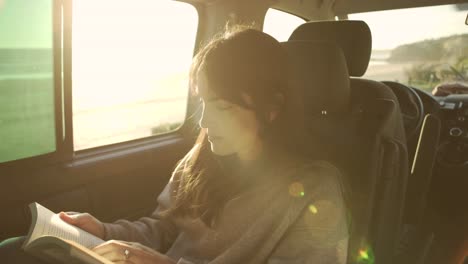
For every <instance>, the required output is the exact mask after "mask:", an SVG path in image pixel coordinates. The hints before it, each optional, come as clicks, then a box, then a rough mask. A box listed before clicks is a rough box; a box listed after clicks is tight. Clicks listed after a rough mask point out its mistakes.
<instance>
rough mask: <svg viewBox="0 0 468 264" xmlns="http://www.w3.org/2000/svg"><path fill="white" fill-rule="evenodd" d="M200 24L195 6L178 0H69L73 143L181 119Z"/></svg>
mask: <svg viewBox="0 0 468 264" xmlns="http://www.w3.org/2000/svg"><path fill="white" fill-rule="evenodd" d="M109 6H112V8H109ZM197 25H198V14H197V11H196V9H195V8H194V7H193V6H191V5H189V4H186V3H181V2H176V1H154V0H136V1H114V0H105V1H104V0H99V1H94V0H80V1H73V29H72V34H73V42H72V45H73V50H72V59H73V63H72V79H73V81H72V87H73V88H72V89H73V132H74V149H75V150H82V149H88V148H93V147H98V146H103V145H108V144H113V143H119V142H124V141H129V140H133V139H139V138H144V137H149V136H152V135H156V134H161V133H167V132H169V131H174V130H176V129H177V128H178V127H179V126H180V125H181V124H182V123H183V122H184V119H185V115H186V107H187V100H188V79H187V78H188V70H189V66H190V63H191V59H192V55H193V50H194V44H195V37H196V30H197Z"/></svg>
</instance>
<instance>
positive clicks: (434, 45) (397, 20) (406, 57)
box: [349, 4, 468, 91]
mask: <svg viewBox="0 0 468 264" xmlns="http://www.w3.org/2000/svg"><path fill="white" fill-rule="evenodd" d="M467 10H468V6H467V5H466V4H463V5H461V4H459V5H443V6H434V7H422V8H410V9H399V10H390V11H380V12H370V13H360V14H352V15H349V19H353V20H363V21H365V22H366V23H367V24H368V25H369V27H370V29H371V32H372V56H371V61H370V64H369V68H368V69H367V72H366V74H365V77H366V78H369V79H375V80H389V81H398V82H401V83H405V84H408V85H410V86H413V87H417V88H420V89H424V90H427V91H430V90H432V88H433V87H435V86H436V85H438V84H440V83H450V82H462V83H463V82H465V83H466V82H467V81H468V26H467V25H465V19H466V15H467V13H466V12H467Z"/></svg>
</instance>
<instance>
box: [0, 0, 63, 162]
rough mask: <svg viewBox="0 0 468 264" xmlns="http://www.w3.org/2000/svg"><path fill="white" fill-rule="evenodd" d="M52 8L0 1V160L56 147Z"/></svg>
mask: <svg viewBox="0 0 468 264" xmlns="http://www.w3.org/2000/svg"><path fill="white" fill-rule="evenodd" d="M52 9H53V5H52V0H34V1H28V0H3V1H0V162H6V161H12V160H17V159H21V158H26V157H32V156H37V155H41V154H46V153H51V152H54V151H55V150H56V143H55V113H54V109H55V108H54V73H53V65H54V61H53V24H52V13H53V10H52Z"/></svg>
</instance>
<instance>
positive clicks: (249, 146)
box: [198, 74, 263, 160]
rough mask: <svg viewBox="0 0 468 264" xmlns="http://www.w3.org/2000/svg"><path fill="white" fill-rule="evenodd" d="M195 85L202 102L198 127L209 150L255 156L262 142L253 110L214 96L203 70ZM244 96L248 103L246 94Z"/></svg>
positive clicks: (240, 155)
mask: <svg viewBox="0 0 468 264" xmlns="http://www.w3.org/2000/svg"><path fill="white" fill-rule="evenodd" d="M198 89H199V92H200V95H201V101H202V106H203V113H202V117H201V119H200V127H202V128H205V129H206V132H207V134H208V141H209V142H210V144H211V151H212V152H213V153H215V154H217V155H221V156H224V155H230V154H238V156H239V158H240V159H241V160H252V159H255V158H256V157H257V156H258V154H259V153H260V151H261V149H262V146H263V142H262V140H261V138H260V136H259V129H260V124H259V122H258V120H257V117H256V115H255V112H254V111H252V110H249V109H247V108H244V107H242V106H239V105H237V104H233V103H230V102H228V101H226V100H223V99H221V98H219V97H217V96H216V95H215V94H214V93H213V92H212V91H211V89H210V87H209V85H208V83H207V80H206V78H205V76H204V75H203V74H201V75H200V78H199V81H198ZM243 97H244V99H245V100H246V103H251V98H250V97H249V96H248V95H246V94H245V95H244V96H243Z"/></svg>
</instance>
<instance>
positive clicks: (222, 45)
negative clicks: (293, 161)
mask: <svg viewBox="0 0 468 264" xmlns="http://www.w3.org/2000/svg"><path fill="white" fill-rule="evenodd" d="M201 71H203V72H204V74H205V76H206V77H207V80H208V82H209V83H210V87H212V91H213V92H214V93H215V94H216V95H217V96H218V97H219V98H221V99H224V100H226V101H229V102H231V103H235V104H238V105H240V106H242V107H245V108H249V109H251V110H253V111H254V112H255V114H256V117H257V119H258V121H259V122H260V124H261V127H262V128H263V129H262V130H261V136H262V138H263V140H264V141H265V143H266V144H264V145H265V146H266V147H268V149H269V151H268V152H269V153H270V152H272V151H273V152H277V153H278V152H281V153H283V154H285V153H286V152H288V148H287V141H285V140H284V139H285V138H287V137H284V136H283V133H284V130H282V129H280V127H281V124H282V119H283V117H282V111H281V110H282V108H284V107H285V102H286V101H287V100H285V97H284V90H285V88H286V85H287V54H286V51H285V50H284V48H283V47H282V46H281V44H280V43H279V42H278V41H277V40H275V39H274V38H273V37H271V36H269V35H267V34H265V33H263V32H261V31H258V30H255V29H252V28H249V27H245V26H235V27H232V26H231V27H230V28H228V29H226V31H225V32H223V34H221V35H219V36H217V37H216V38H214V39H213V40H212V41H210V42H209V43H208V44H207V45H205V46H204V47H203V48H202V49H201V50H200V51H199V52H198V54H197V55H196V56H195V58H194V60H193V63H192V66H191V69H190V89H191V92H192V93H193V94H194V95H198V86H197V83H198V77H199V73H200V72H201ZM242 93H245V94H248V95H249V96H250V97H251V98H252V101H253V106H249V105H247V104H246V102H245V101H244V100H243V98H242V96H241V94H242ZM271 110H276V111H278V112H279V115H278V116H277V118H276V119H275V120H274V121H273V122H270V120H269V119H268V113H269V112H270V111H271ZM264 153H265V151H264ZM183 162H184V163H185V164H184V165H185V167H184V171H183V172H182V173H183V174H184V176H183V177H181V178H182V180H181V181H180V182H179V183H178V184H179V188H178V191H177V194H176V195H175V201H174V203H173V206H172V207H171V208H169V209H168V214H174V215H189V216H191V217H201V218H202V219H203V220H204V221H205V222H206V223H207V224H209V225H212V224H214V222H215V221H216V218H217V216H218V215H219V213H220V212H221V210H222V208H223V206H224V204H225V203H226V202H227V201H228V200H229V199H230V198H232V197H233V196H234V195H236V194H238V193H239V192H241V191H242V190H243V189H244V188H245V187H246V181H247V180H246V179H243V178H239V177H230V176H232V175H230V174H232V171H230V168H227V167H226V162H223V159H222V158H220V157H216V155H214V154H213V153H212V152H211V150H210V145H209V143H208V142H207V136H206V132H205V129H201V131H200V133H199V136H198V139H197V140H196V143H195V145H194V147H193V149H192V150H191V151H190V152H189V155H187V156H186V157H185V159H184V160H183Z"/></svg>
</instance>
